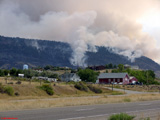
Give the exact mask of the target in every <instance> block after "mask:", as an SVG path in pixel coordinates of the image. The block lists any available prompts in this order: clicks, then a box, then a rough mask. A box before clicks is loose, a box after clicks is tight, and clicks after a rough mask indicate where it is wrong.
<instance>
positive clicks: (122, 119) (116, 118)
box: [108, 113, 135, 120]
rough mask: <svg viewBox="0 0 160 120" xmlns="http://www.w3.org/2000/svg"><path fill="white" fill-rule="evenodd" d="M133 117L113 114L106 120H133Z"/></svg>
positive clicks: (124, 114)
mask: <svg viewBox="0 0 160 120" xmlns="http://www.w3.org/2000/svg"><path fill="white" fill-rule="evenodd" d="M134 118H135V116H130V115H128V114H126V113H120V114H115V115H112V116H110V117H109V119H108V120H133V119H134Z"/></svg>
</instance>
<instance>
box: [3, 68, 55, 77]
mask: <svg viewBox="0 0 160 120" xmlns="http://www.w3.org/2000/svg"><path fill="white" fill-rule="evenodd" d="M18 74H24V77H26V78H32V77H33V76H34V77H38V76H42V77H49V78H58V74H55V73H53V72H49V71H42V72H38V71H35V70H32V69H28V70H21V69H16V68H12V69H11V70H6V69H4V70H2V69H0V76H1V77H3V76H8V75H9V76H12V77H18Z"/></svg>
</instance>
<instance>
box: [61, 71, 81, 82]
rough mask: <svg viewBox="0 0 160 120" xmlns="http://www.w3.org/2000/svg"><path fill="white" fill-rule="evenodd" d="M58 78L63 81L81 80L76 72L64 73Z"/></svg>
mask: <svg viewBox="0 0 160 120" xmlns="http://www.w3.org/2000/svg"><path fill="white" fill-rule="evenodd" d="M60 79H61V81H63V82H70V81H74V82H80V81H81V79H80V77H79V76H78V75H77V74H76V73H65V74H63V75H61V76H60Z"/></svg>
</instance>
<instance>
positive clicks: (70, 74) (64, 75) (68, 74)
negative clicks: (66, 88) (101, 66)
mask: <svg viewBox="0 0 160 120" xmlns="http://www.w3.org/2000/svg"><path fill="white" fill-rule="evenodd" d="M74 75H77V74H76V73H65V74H63V75H61V77H63V78H65V77H68V78H72V77H73V76H74Z"/></svg>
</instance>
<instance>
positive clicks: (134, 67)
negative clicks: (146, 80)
mask: <svg viewBox="0 0 160 120" xmlns="http://www.w3.org/2000/svg"><path fill="white" fill-rule="evenodd" d="M131 69H132V70H139V66H136V65H135V66H131Z"/></svg>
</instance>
